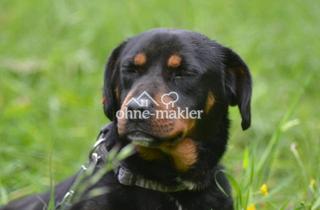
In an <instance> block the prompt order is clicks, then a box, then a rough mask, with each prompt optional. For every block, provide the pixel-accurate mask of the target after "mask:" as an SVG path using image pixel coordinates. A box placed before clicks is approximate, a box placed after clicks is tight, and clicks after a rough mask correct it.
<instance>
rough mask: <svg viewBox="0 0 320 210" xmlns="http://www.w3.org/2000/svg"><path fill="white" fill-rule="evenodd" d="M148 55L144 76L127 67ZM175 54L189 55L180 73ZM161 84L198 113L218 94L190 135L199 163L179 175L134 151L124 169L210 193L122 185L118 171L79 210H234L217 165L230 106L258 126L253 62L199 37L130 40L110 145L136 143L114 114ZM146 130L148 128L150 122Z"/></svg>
mask: <svg viewBox="0 0 320 210" xmlns="http://www.w3.org/2000/svg"><path fill="white" fill-rule="evenodd" d="M141 51H143V52H146V54H147V62H146V65H145V67H144V68H145V69H143V72H144V73H137V72H133V71H134V70H132V69H130V68H137V67H132V64H127V63H126V62H128V58H131V57H132V56H133V55H135V54H136V53H139V52H141ZM172 53H179V55H181V56H182V57H183V60H182V64H181V67H179V68H181V69H178V70H179V71H171V70H170V69H168V68H167V67H166V66H165V64H166V58H168V56H170V55H171V54H172ZM129 61H130V60H129ZM131 62H132V60H131ZM139 68H140V67H139ZM173 72H174V73H173ZM160 86H161V87H166V88H167V89H168V90H173V91H176V92H178V93H179V94H180V96H181V100H179V104H178V105H179V106H182V107H191V108H193V109H197V110H198V109H203V108H204V106H205V103H206V99H207V96H208V93H209V92H211V93H213V95H214V98H215V103H214V106H213V107H212V109H210V111H209V112H208V113H205V114H204V115H203V116H202V118H201V120H198V121H197V124H196V128H195V130H194V131H193V132H192V134H190V138H192V139H194V141H195V142H196V146H197V155H198V158H197V161H196V163H194V164H193V165H192V166H191V167H190V168H189V169H188V170H187V171H179V170H177V169H176V168H175V167H174V166H173V164H172V161H171V158H170V157H165V158H163V159H161V160H156V161H148V160H145V159H143V158H141V156H139V154H138V153H135V154H133V155H132V156H130V157H129V158H127V159H125V160H124V161H123V162H122V164H124V165H126V167H128V169H130V170H131V171H132V172H133V173H134V174H139V175H142V176H144V177H145V178H147V179H151V180H155V181H157V182H159V183H162V184H164V185H175V181H174V180H176V179H177V178H179V179H182V180H185V181H190V182H195V183H200V184H201V185H203V186H205V187H204V189H201V190H196V191H188V190H184V191H180V192H175V193H163V192H157V191H152V190H148V189H143V188H139V187H136V186H124V185H121V184H120V183H119V182H118V180H117V179H116V176H115V174H114V172H109V173H107V174H105V175H104V176H103V178H102V179H101V180H99V182H98V183H96V184H95V185H94V186H91V188H95V187H106V188H107V189H108V193H106V194H104V195H100V196H97V197H94V198H90V199H87V200H82V201H80V202H79V203H77V204H75V205H74V206H73V207H72V210H76V209H77V210H156V209H157V210H174V209H178V207H177V203H179V204H180V205H181V206H182V209H183V210H210V209H216V210H232V209H233V202H232V198H231V190H230V187H229V184H228V181H227V179H226V177H225V175H224V173H223V169H222V167H221V166H219V164H218V163H219V161H220V159H221V157H222V155H223V154H224V152H225V150H226V146H227V140H228V129H229V119H228V106H229V105H231V106H234V105H237V106H238V107H239V111H240V113H241V117H242V123H241V125H242V128H243V129H244V130H245V129H247V128H248V127H249V126H250V123H251V113H250V99H251V88H252V87H251V86H252V84H251V76H250V73H249V69H248V67H247V65H246V64H245V63H244V61H243V60H242V59H241V58H240V57H239V56H238V55H237V54H236V53H235V52H233V51H232V50H231V49H229V48H226V47H223V46H222V45H220V44H218V43H216V42H214V41H212V40H210V39H208V38H207V37H205V36H203V35H201V34H198V33H195V32H190V31H185V30H167V29H155V30H151V31H148V32H145V33H142V34H140V35H138V36H136V37H133V38H130V39H128V40H127V41H125V42H123V43H122V44H120V45H119V46H118V47H117V48H115V50H114V51H113V52H112V53H111V56H110V57H109V60H108V63H107V66H106V71H105V77H104V91H103V95H104V98H105V102H104V111H105V114H106V115H107V116H108V117H109V118H110V119H111V120H113V122H112V124H111V127H110V131H109V133H108V145H107V147H108V148H112V147H114V146H115V145H120V147H122V146H124V145H126V144H128V143H130V140H128V139H127V138H126V136H119V133H118V130H117V118H116V117H115V113H116V111H117V110H119V109H120V107H121V104H122V102H123V100H124V98H125V97H126V96H127V94H128V92H129V91H131V90H132V89H133V88H136V89H137V90H142V89H148V90H149V91H150V92H151V93H152V94H156V92H157V91H158V89H159V88H160ZM116 91H118V96H117V93H116ZM142 127H143V128H144V129H146V130H147V129H148V125H147V124H143V126H142ZM73 179H74V178H70V179H69V180H67V181H65V182H63V183H61V184H59V185H58V186H57V187H56V201H60V200H61V199H62V197H63V196H64V194H65V193H66V191H67V190H68V188H69V187H70V185H71V183H72V182H73ZM40 198H41V199H39V196H32V197H28V198H25V199H22V200H18V201H14V202H11V203H9V204H8V205H7V206H6V207H3V208H1V210H13V209H15V210H19V209H21V210H22V209H24V210H28V209H33V210H42V209H43V206H44V204H43V203H47V202H48V200H49V193H46V194H43V195H40ZM28 206H32V207H31V208H28Z"/></svg>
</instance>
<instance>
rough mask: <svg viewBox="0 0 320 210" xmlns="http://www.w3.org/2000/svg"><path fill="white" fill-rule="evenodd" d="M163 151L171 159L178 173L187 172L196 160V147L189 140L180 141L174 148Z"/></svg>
mask: <svg viewBox="0 0 320 210" xmlns="http://www.w3.org/2000/svg"><path fill="white" fill-rule="evenodd" d="M163 151H164V152H165V153H168V154H169V155H170V156H171V157H172V159H173V162H174V164H175V167H176V168H177V169H178V170H179V171H187V170H188V169H189V168H190V167H191V166H192V165H193V164H194V163H195V162H196V161H197V159H198V153H197V145H196V144H195V142H194V141H193V140H192V139H190V138H186V139H184V140H182V141H181V142H179V143H178V144H177V145H175V146H172V147H167V148H164V149H163Z"/></svg>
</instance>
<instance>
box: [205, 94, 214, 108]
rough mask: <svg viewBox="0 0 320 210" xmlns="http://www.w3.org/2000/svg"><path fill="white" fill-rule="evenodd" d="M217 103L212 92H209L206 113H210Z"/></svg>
mask: <svg viewBox="0 0 320 210" xmlns="http://www.w3.org/2000/svg"><path fill="white" fill-rule="evenodd" d="M214 102H215V98H214V96H213V93H212V92H211V91H209V93H208V96H207V102H206V106H205V109H204V111H205V113H208V112H209V111H210V110H211V108H212V107H213V105H214Z"/></svg>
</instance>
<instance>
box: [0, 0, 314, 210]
mask: <svg viewBox="0 0 320 210" xmlns="http://www.w3.org/2000/svg"><path fill="white" fill-rule="evenodd" d="M319 11H320V2H318V1H311V0H306V1H299V0H291V1H289V0H284V1H278V0H270V1H249V0H241V1H240V0H226V1H209V0H207V1H202V0H200V1H170V0H162V1H147V0H140V1H123V0H119V1H111V0H110V1H103V0H92V1H85V0H54V1H47V0H28V1H19V0H1V1H0V204H4V203H6V202H7V201H8V200H11V199H14V198H17V197H19V196H22V195H25V194H28V193H32V192H38V191H41V190H45V189H48V186H49V184H50V179H51V178H53V179H54V180H56V181H59V180H62V179H63V178H65V177H67V176H68V175H71V174H72V173H73V172H75V171H76V170H78V169H79V167H80V165H81V164H82V163H83V162H85V160H86V159H87V154H88V151H89V148H91V145H92V144H93V142H94V141H95V137H96V135H97V132H98V131H99V129H100V127H101V126H102V125H103V124H105V123H106V122H107V119H106V118H105V116H104V114H103V112H102V106H101V90H102V81H103V80H102V76H103V71H104V64H105V62H106V59H107V57H108V54H109V53H110V52H111V50H112V49H113V48H114V47H116V46H117V44H118V43H120V42H121V41H122V40H123V39H126V38H127V37H130V36H132V35H135V34H137V33H139V32H142V31H145V30H148V29H150V28H155V27H169V28H185V29H191V30H194V31H198V32H201V33H203V34H205V35H207V36H208V37H210V38H212V39H215V40H217V41H218V42H220V43H222V44H224V45H226V46H229V47H231V48H233V49H234V50H235V51H236V52H238V53H239V54H240V55H241V56H242V58H243V59H244V60H245V61H246V62H247V64H248V65H249V67H250V69H251V71H252V75H253V80H254V89H253V90H254V92H253V100H252V109H253V110H252V112H253V120H252V127H251V129H249V130H248V131H246V132H242V131H241V127H240V118H239V113H238V110H237V109H236V108H232V109H231V118H232V120H233V126H232V131H231V139H230V143H229V149H228V152H227V154H226V156H225V157H224V160H223V163H224V165H225V166H226V170H227V171H228V173H229V174H230V179H232V185H233V186H234V197H235V200H236V208H237V209H239V210H240V209H246V208H247V209H254V208H255V207H256V208H257V209H320V199H319V197H320V190H319V181H320V180H319V177H320V175H319V174H320V146H319V145H320V139H319V138H320V137H319V131H320V120H319V118H320V111H319V107H318V106H319V104H320V103H319V102H320V100H319V99H320V97H319V93H318V91H319V81H320V80H319V79H320V76H319V75H320V74H319V66H320V65H319V64H320V61H319V58H320V42H319V36H320V27H319V23H320V13H319ZM264 183H265V184H266V185H267V186H268V188H269V189H268V191H269V194H268V195H266V194H265V195H263V193H261V192H260V190H259V188H260V186H261V185H262V184H264ZM250 205H251V206H250Z"/></svg>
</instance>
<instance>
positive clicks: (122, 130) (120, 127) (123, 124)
mask: <svg viewBox="0 0 320 210" xmlns="http://www.w3.org/2000/svg"><path fill="white" fill-rule="evenodd" d="M132 96H133V91H130V92H129V93H128V94H127V96H126V98H125V99H124V101H123V102H122V105H121V108H120V111H121V112H123V113H125V110H126V108H127V105H126V104H127V103H128V101H129V100H130V99H131V98H132ZM117 121H118V123H117V127H118V133H119V135H120V136H121V135H122V134H123V133H125V130H126V122H127V120H126V119H125V118H119V119H118V120H117Z"/></svg>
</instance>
